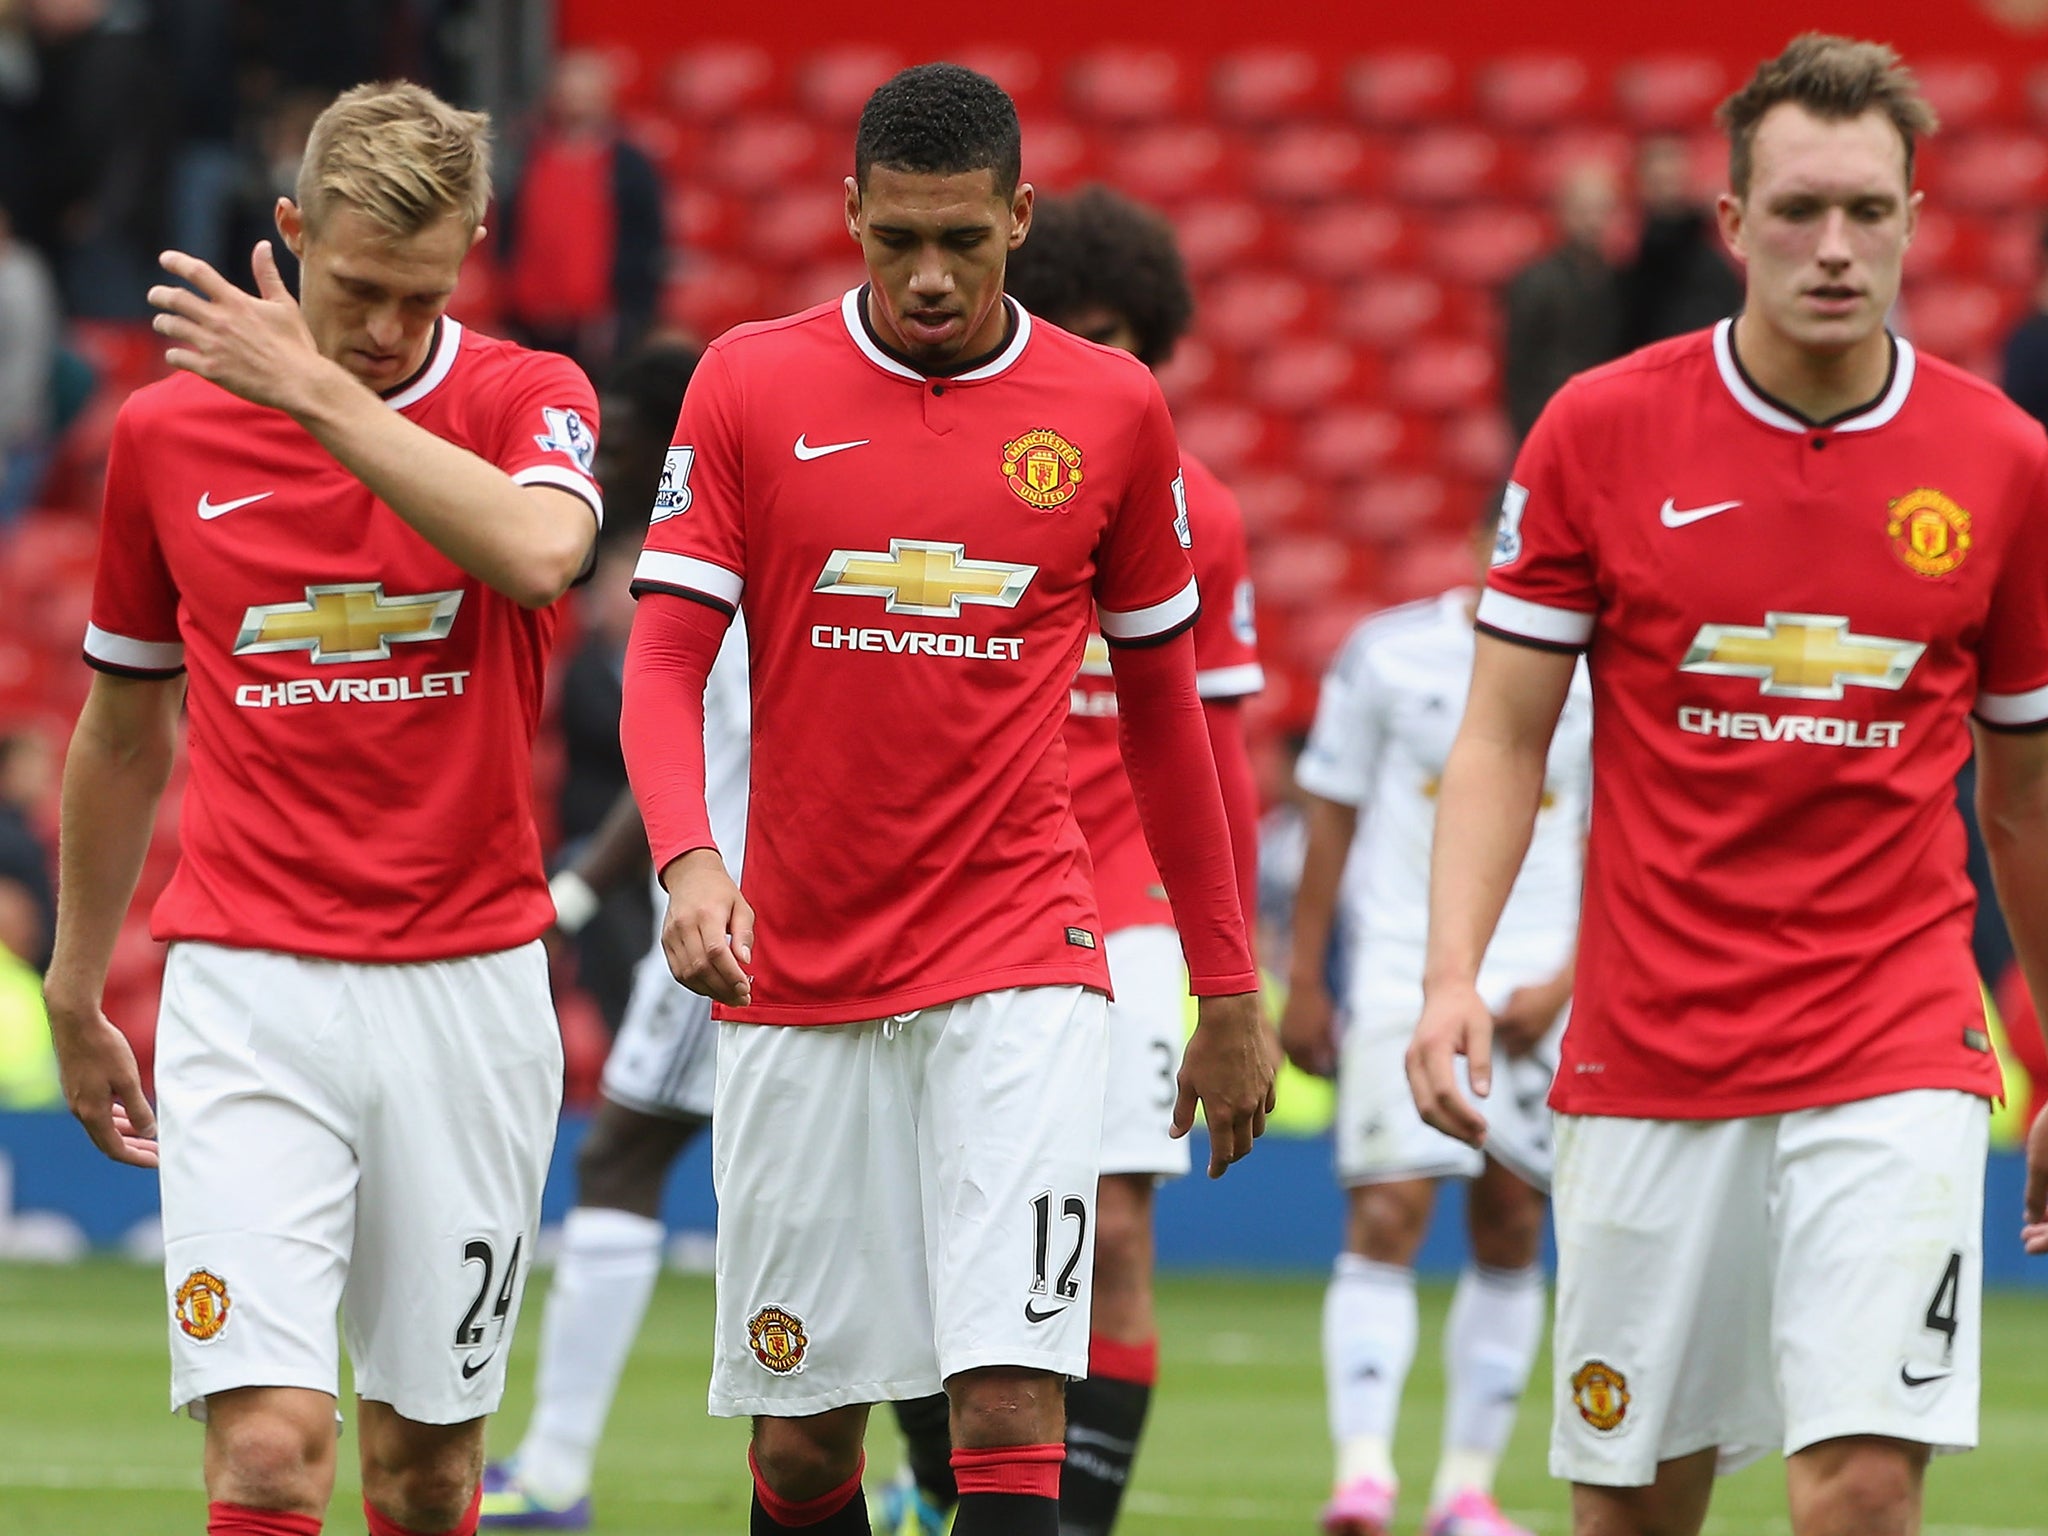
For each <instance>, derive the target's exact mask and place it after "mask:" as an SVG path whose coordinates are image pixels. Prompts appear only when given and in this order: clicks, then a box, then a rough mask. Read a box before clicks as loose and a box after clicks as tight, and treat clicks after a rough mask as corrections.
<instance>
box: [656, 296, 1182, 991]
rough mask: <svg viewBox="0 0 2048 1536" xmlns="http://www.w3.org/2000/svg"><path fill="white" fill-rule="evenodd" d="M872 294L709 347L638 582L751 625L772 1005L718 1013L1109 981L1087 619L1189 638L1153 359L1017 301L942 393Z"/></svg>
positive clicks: (759, 965)
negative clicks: (1083, 736) (1090, 828)
mask: <svg viewBox="0 0 2048 1536" xmlns="http://www.w3.org/2000/svg"><path fill="white" fill-rule="evenodd" d="M863 292H864V290H861V289H856V290H854V291H853V292H851V293H849V294H847V295H846V297H845V298H844V300H843V301H841V302H839V303H834V304H827V305H821V306H819V307H818V308H816V309H812V310H808V311H806V312H805V313H803V314H800V315H794V316H790V317H788V318H786V319H782V320H777V321H772V322H767V323H764V324H757V325H746V326H741V327H740V328H739V329H737V330H735V331H731V332H729V333H727V334H726V335H725V336H723V337H721V338H719V339H718V340H717V341H715V342H713V343H712V345H711V346H710V348H709V349H708V350H707V351H706V353H705V356H704V360H703V362H702V363H701V364H699V366H698V369H697V372H696V374H695V376H694V377H693V378H692V379H691V381H690V389H689V394H688V396H687V397H686V398H685V400H684V404H683V413H682V420H681V422H680V423H679V424H678V426H677V429H676V438H675V444H676V445H675V447H674V448H672V449H671V450H670V453H669V462H668V466H667V471H666V474H665V476H664V486H663V489H662V492H661V494H660V497H659V499H658V500H657V504H656V508H655V520H654V522H653V523H652V525H651V526H650V527H649V529H648V535H647V547H646V549H645V551H644V552H643V553H642V555H641V558H640V564H639V568H638V570H637V572H636V578H635V582H634V589H635V590H636V591H637V592H640V593H642V594H646V593H649V592H667V593H674V594H677V595H680V596H683V597H686V598H691V599H693V600H695V601H698V602H704V603H708V604H711V605H712V606H714V607H717V608H722V609H725V610H727V611H730V610H732V609H733V608H734V607H736V606H744V608H745V611H746V619H747V638H748V643H749V651H750V657H751V661H752V675H753V704H754V761H753V784H752V797H751V803H752V805H753V811H752V813H751V815H750V818H749V824H748V840H747V858H746V868H745V871H744V874H743V876H742V884H743V886H744V888H745V890H746V892H747V897H748V900H749V901H750V902H751V903H752V904H753V906H754V909H755V912H756V914H757V919H756V921H757V926H756V930H755V939H754V950H753V978H754V989H753V995H754V1002H753V1003H752V1004H751V1005H750V1006H748V1007H745V1008H724V1007H723V1006H721V1008H720V1015H721V1017H730V1018H733V1019H737V1020H742V1021H747V1022H754V1023H771V1024H811V1023H818V1024H838V1023H846V1022H850V1021H854V1020H861V1019H872V1018H880V1017H884V1016H886V1015H889V1014H892V1013H898V1012H905V1011H909V1010H911V1009H915V1008H923V1007H930V1006H934V1005H936V1004H938V1003H942V1002H947V1001H951V1000H954V999H957V998H961V997H966V996H971V995H973V994H975V993H979V992H988V991H994V990H998V989H1001V988H1005V987H1016V986H1032V985H1053V984H1060V983H1078V984H1081V985H1084V986H1090V987H1096V988H1100V989H1102V990H1105V991H1106V990H1107V989H1108V983H1109V977H1108V970H1107V967H1106V965H1105V963H1104V959H1103V955H1102V948H1101V936H1102V925H1101V922H1100V919H1099V917H1098V915H1097V909H1096V902H1095V894H1094V888H1093V881H1092V879H1091V875H1090V867H1089V860H1088V850H1087V846H1086V843H1085V842H1084V840H1083V838H1082V835H1081V831H1080V828H1079V827H1078V826H1077V825H1076V824H1075V821H1074V816H1073V812H1072V810H1071V808H1070V804H1069V797H1068V790H1067V758H1066V749H1065V746H1064V744H1063V742H1062V740H1061V735H1060V732H1061V727H1062V725H1063V724H1064V723H1065V721H1066V716H1067V692H1068V685H1069V683H1070V682H1071V681H1072V679H1073V677H1074V675H1075V673H1076V671H1077V669H1078V668H1079V666H1080V663H1081V653H1082V646H1083V643H1084V641H1085V640H1086V638H1087V634H1088V625H1089V621H1090V615H1091V613H1094V614H1097V615H1099V620H1100V624H1101V628H1102V631H1103V633H1104V634H1105V635H1106V636H1107V637H1108V638H1109V640H1110V641H1111V643H1118V644H1126V645H1143V644H1146V643H1148V642H1151V643H1157V642H1160V641H1163V640H1166V639H1168V638H1170V637H1171V636H1173V635H1175V634H1178V633H1179V632H1180V631H1181V630H1183V629H1185V628H1187V627H1188V626H1189V625H1190V624H1192V623H1193V622H1194V620H1195V617H1196V613H1197V611H1198V607H1199V599H1198V596H1197V590H1196V585H1195V579H1194V572H1193V569H1192V567H1191V566H1190V564H1189V560H1188V554H1187V548H1186V545H1187V532H1186V526H1185V522H1184V520H1182V519H1181V518H1180V516H1179V513H1178V508H1177V505H1176V501H1175V496H1174V492H1173V483H1174V479H1175V477H1176V475H1177V474H1178V473H1179V461H1178V455H1177V450H1176V447H1175V443H1174V435H1173V423H1172V420H1171V418H1170V417H1169V416H1168V414H1167V410H1166V403H1165V401H1164V400H1163V399H1162V398H1161V396H1160V393H1159V387H1158V385H1157V384H1156V383H1154V382H1153V379H1152V376H1151V374H1150V373H1149V372H1148V371H1147V370H1146V369H1145V367H1144V366H1143V365H1142V364H1140V363H1139V362H1137V361H1136V360H1135V359H1133V358H1130V357H1127V356H1125V355H1124V354H1121V353H1117V352H1112V351H1110V350H1109V349H1107V348H1104V347H1098V346H1095V345H1093V344H1091V343H1088V342H1085V341H1082V340H1080V339H1078V338H1076V337H1073V336H1069V335H1067V334H1066V333H1065V332H1063V331H1059V330H1057V329H1055V328H1054V327H1051V326H1045V325H1039V324H1037V323H1035V322H1034V321H1033V320H1032V319H1031V317H1030V316H1029V315H1028V314H1026V313H1025V312H1024V311H1023V310H1022V309H1021V308H1019V307H1017V306H1015V305H1012V306H1011V311H1010V313H1011V335H1010V339H1009V340H1008V342H1007V343H1006V345H1005V346H1004V347H1003V348H1002V349H1001V351H1000V352H999V353H998V354H997V355H995V356H994V357H993V358H991V359H990V360H989V361H987V362H986V363H983V364H981V365H979V366H976V367H974V368H971V369H969V370H968V371H966V372H963V373H959V374H956V375H954V376H952V377H950V378H928V377H926V376H924V375H923V374H920V373H918V372H916V371H915V370H914V369H911V368H909V367H907V366H905V365H904V364H903V363H901V362H899V361H898V360H897V359H896V358H894V357H893V356H891V355H890V354H889V353H888V352H886V351H885V350H884V349H883V348H882V347H880V346H879V345H878V344H877V343H876V341H875V339H874V338H873V337H872V336H871V335H870V334H869V332H868V330H867V327H866V324H865V317H864V315H863V314H862V313H861V308H860V306H861V303H862V294H863ZM1005 302H1006V303H1008V302H1009V301H1007V300H1006V301H1005ZM659 836H660V834H659V832H658V831H657V833H656V837H657V839H658V838H659ZM683 851H685V850H684V849H683V848H680V847H678V848H674V849H666V850H665V849H663V848H660V847H657V848H656V849H655V854H656V858H657V861H658V862H661V863H666V862H667V861H668V859H670V858H673V857H674V856H675V855H676V854H678V853H681V852H683Z"/></svg>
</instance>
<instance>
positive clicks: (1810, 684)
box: [1678, 613, 1927, 699]
mask: <svg viewBox="0 0 2048 1536" xmlns="http://www.w3.org/2000/svg"><path fill="white" fill-rule="evenodd" d="M1926 649H1927V647H1926V646H1924V645H1922V644H1920V643H1919V642H1918V641H1914V640H1890V639H1887V638H1885V637H1884V636H1882V635H1857V634H1851V633H1850V631H1849V621H1848V620H1847V619H1845V618H1843V617H1841V616H1840V615H1837V614H1825V613H1767V614H1765V615H1764V623H1763V627H1762V628H1761V629H1758V628H1756V627H1754V626H1752V625H1747V624H1702V625H1701V626H1700V632H1699V633H1698V634H1697V635H1695V636H1694V637H1693V642H1692V646H1691V648H1690V649H1689V650H1687V651H1686V653H1685V660H1684V661H1682V662H1680V663H1679V664H1678V668H1679V670H1680V671H1681V672H1705V673H1708V674H1710V675H1713V676H1716V677H1754V678H1759V679H1761V682H1760V684H1759V689H1760V691H1761V692H1763V693H1765V694H1768V695H1770V696H1771V697H1773V698H1781V699H1839V698H1840V697H1842V692H1843V689H1844V687H1845V686H1846V685H1847V684H1850V683H1854V684H1856V685H1857V686H1858V687H1860V688H1889V689H1892V690H1894V691H1896V690H1897V689H1899V688H1902V687H1904V686H1905V683H1906V679H1907V677H1908V676H1910V675H1911V673H1912V671H1913V667H1914V664H1915V663H1917V662H1918V661H1919V660H1920V657H1921V654H1922V653H1923V652H1924V651H1926Z"/></svg>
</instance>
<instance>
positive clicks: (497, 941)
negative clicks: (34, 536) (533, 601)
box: [85, 319, 603, 961]
mask: <svg viewBox="0 0 2048 1536" xmlns="http://www.w3.org/2000/svg"><path fill="white" fill-rule="evenodd" d="M388 403H389V404H390V405H391V407H392V408H393V409H395V410H401V411H403V412H405V414H406V415H407V416H408V417H409V418H411V419H412V420H413V421H415V422H417V423H418V424H419V425H420V426H422V427H425V428H426V429H427V430H428V431H430V432H432V433H434V435H435V436H437V437H441V438H445V439H447V440H448V441H449V442H452V443H455V444H457V445H458V446H460V447H463V448H467V449H469V450H470V451H471V452H472V453H475V454H477V455H478V456H479V457H481V458H484V459H487V460H488V461H490V462H491V463H493V464H495V465H497V466H498V467H499V468H500V469H503V470H505V471H506V472H507V473H509V474H510V475H511V476H512V478H513V479H514V480H516V481H518V482H519V483H520V484H522V485H550V486H558V487H560V488H562V489H563V490H567V491H571V492H573V493H575V494H576V495H578V496H581V497H582V498H583V499H584V500H586V501H588V502H589V503H590V506H591V510H592V511H593V512H596V513H597V514H598V515H599V516H602V515H603V502H602V500H601V498H600V497H599V494H598V489H597V485H596V483H595V482H594V481H593V480H592V479H591V478H590V459H591V453H592V451H593V449H594V448H595V446H596V437H595V433H596V428H597V405H596V401H595V399H594V398H593V396H592V394H591V389H590V384H589V381H588V380H586V379H585V378H584V377H583V374H582V373H581V371H579V370H578V369H577V367H576V366H575V364H573V363H571V362H569V361H568V360H567V359H566V358H562V357H557V356H555V355H554V354H552V353H546V352H529V351H527V350H525V349H524V348H522V347H516V346H513V345H512V344H511V343H510V342H504V341H497V340H493V339H491V338H489V337H485V336H479V335H477V334H476V333H475V332H473V331H466V330H464V328H463V327H462V326H460V325H459V324H457V323H456V322H455V321H453V320H447V319H444V320H443V321H442V322H441V325H440V329H439V333H438V334H437V335H436V337H435V339H434V343H433V347H432V350H431V351H430V352H429V354H428V361H427V364H426V367H425V368H424V370H423V371H422V372H421V373H420V374H419V375H417V376H416V377H415V378H414V379H413V380H411V381H410V382H409V383H407V384H406V385H405V386H403V387H402V388H400V389H398V390H396V391H394V392H393V393H392V394H391V395H390V396H389V397H388ZM555 623H556V613H555V610H554V609H552V608H547V609H541V610H538V611H535V610H529V609H526V608H523V607H521V606H520V605H519V604H518V603H515V602H513V601H512V600H511V599H510V598H508V597H503V596H500V595H499V594H498V593H496V592H494V591H492V590H491V589H490V588H489V587H487V586H485V585H484V584H483V583H482V582H480V581H478V580H477V579H476V578H475V577H473V576H470V575H468V574H466V573H465V572H463V571H462V570H461V569H460V568H459V567H458V566H457V565H456V564H455V563H454V562H453V561H452V560H450V559H449V558H448V557H447V556H446V555H443V554H442V553H440V551H438V550H436V549H435V548H434V547H433V546H432V545H430V544H429V543H428V542H427V541H426V540H425V539H424V538H422V537H421V536H420V535H419V534H418V533H416V532H414V531H413V529H412V528H411V527H410V526H409V525H408V524H406V523H405V522H404V521H402V520H401V519H400V518H399V516H398V515H397V514H396V513H395V512H393V511H392V510H391V509H390V508H389V507H387V506H385V505H384V504H383V503H382V502H380V501H378V500H377V498H376V497H374V496H373V495H372V494H371V493H370V492H369V490H368V489H367V488H365V487H364V485H363V484H362V482H361V481H359V480H357V479H356V478H355V477H354V476H353V475H351V474H350V473H349V472H348V471H347V470H345V469H343V468H342V467H341V465H340V464H338V463H336V462H335V460H334V459H333V457H332V456H330V455H329V454H328V452H327V450H326V449H324V448H322V447H321V446H320V444H319V443H318V442H316V441H315V440H314V439H313V438H312V437H311V436H310V435H309V434H307V433H306V432H305V431H304V429H302V428H301V427H300V426H299V425H298V424H297V423H295V422H294V421H293V420H292V419H291V418H290V417H289V416H287V415H285V414H284V413H283V412H282V411H276V410H271V409H269V408H267V407H264V406H258V405H251V404H249V403H248V402H247V401H244V400H241V399H238V398H237V397H236V396H234V395H231V394H229V393H228V392H227V391H226V390H224V389H221V388H219V387H217V386H216V385H213V384H209V383H207V382H206V381H205V380H203V379H200V378H197V377H195V376H194V375H192V374H189V373H179V374H174V375H172V376H171V377H170V378H168V379H165V380H163V381H162V382H161V383H158V384H153V385H150V386H149V387H148V388H146V389H141V390H138V391H136V392H135V393H134V394H133V395H131V396H129V397H128V400H127V401H126V403H124V404H123V405H122V407H121V413H120V415H119V417H118V418H117V419H116V421H115V425H114V438H113V448H112V452H111V454H110V455H109V458H108V463H107V485H106V507H105V512H104V521H103V524H102V528H101V536H100V553H99V572H98V579H97V581H96V584H95V587H94V591H93V605H92V624H91V627H90V628H89V629H88V630H87V632H86V640H85V658H86V660H87V661H88V662H90V663H91V664H92V665H93V666H95V667H97V668H99V669H101V670H102V671H106V672H117V673H123V674H127V675H130V676H142V677H166V676H174V675H175V674H176V673H177V672H178V671H180V670H181V669H182V670H185V671H188V672H189V673H190V684H189V692H188V695H187V706H186V707H187V710H188V713H189V719H190V731H189V750H190V760H191V774H190V780H189V782H188V784H187V787H186V791H185V801H184V808H183V814H182V816H181V819H180V821H179V844H180V847H179V859H178V867H177V870H176V871H175V873H174V874H173V875H172V877H171V882H170V884H169V886H167V887H166V888H165V890H164V894H163V897H162V899H161V900H159V901H158V903H157V906H156V910H155V913H154V915H153V931H154V932H155V934H156V936H157V937H158V938H161V939H205V940H209V941H211V942H214V943H219V944H231V945H238V946H242V947H245V948H253V949H276V950H284V951H288V952H290V953H293V954H301V955H315V956H320V957H323V958H327V959H335V960H368V961H380V960H388V961H415V960H435V959H445V958H449V957H453V956H459V955H475V954H484V953H488V952H489V951H492V950H499V949H505V948H508V947H510V946H512V945H516V944H524V943H526V942H527V941H529V940H531V939H533V938H536V937H538V936H539V934H540V933H541V932H542V930H544V929H545V928H546V927H547V925H548V924H549V923H550V922H551V921H552V920H553V917H554V908H553V906H552V905H551V903H550V902H549V900H548V892H547V882H546V879H545V877H544V875H543V872H542V867H541V854H540V838H539V834H538V833H537V832H536V830H535V828H534V822H533V764H532V748H533V736H534V728H535V725H536V723H537V721H538V719H539V716H540V703H541V684H542V680H543V677H544V675H545V672H546V669H547V658H548V648H549V645H550V643H551V641H552V639H553V636H554V632H555Z"/></svg>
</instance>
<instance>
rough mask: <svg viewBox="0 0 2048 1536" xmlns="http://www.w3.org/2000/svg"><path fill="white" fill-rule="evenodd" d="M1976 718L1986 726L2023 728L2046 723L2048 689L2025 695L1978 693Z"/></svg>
mask: <svg viewBox="0 0 2048 1536" xmlns="http://www.w3.org/2000/svg"><path fill="white" fill-rule="evenodd" d="M1977 718H1978V719H1979V720H1982V721H1983V722H1984V723H1985V724H1986V725H2004V726H2025V725H2040V724H2042V723H2043V722H2044V721H2048V688H2030V689H2029V690H2027V692H2025V693H1980V694H1978V695H1977Z"/></svg>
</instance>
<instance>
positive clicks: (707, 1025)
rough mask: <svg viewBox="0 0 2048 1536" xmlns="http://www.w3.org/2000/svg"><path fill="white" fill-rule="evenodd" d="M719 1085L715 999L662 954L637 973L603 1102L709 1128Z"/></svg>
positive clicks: (608, 1060)
mask: <svg viewBox="0 0 2048 1536" xmlns="http://www.w3.org/2000/svg"><path fill="white" fill-rule="evenodd" d="M717 1084H718V1031H717V1029H716V1027H715V1026H714V1025H713V1024H712V1022H711V999H709V998H708V997H702V996H700V995H699V994H697V993H695V992H692V991H691V990H690V989H689V988H687V987H685V986H684V985H683V984H682V983H681V982H679V981H677V980H676V979H675V977H674V976H672V975H671V974H669V969H668V960H667V957H666V956H664V955H663V954H662V952H661V950H660V948H659V947H658V946H657V947H656V948H654V949H653V950H650V951H649V952H648V953H647V954H646V955H645V956H643V957H642V958H641V961H640V963H639V965H638V966H637V967H635V969H634V972H633V995H632V997H631V998H629V999H628V1000H627V1003H626V1016H625V1018H624V1019H622V1020H621V1021H620V1022H619V1033H618V1038H617V1039H615V1040H614V1041H613V1042H612V1048H611V1052H610V1054H609V1055H607V1056H606V1057H605V1061H604V1077H603V1081H602V1087H603V1090H604V1096H605V1097H606V1098H608V1099H610V1100H611V1101H612V1102H613V1103H615V1104H623V1105H625V1106H626V1108H628V1109H635V1110H638V1111H639V1112H640V1113H642V1114H644V1115H665V1116H668V1117H670V1118H675V1119H695V1120H705V1119H708V1118H710V1115H711V1100H712V1095H713V1094H714V1092H715V1091H716V1089H717Z"/></svg>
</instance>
